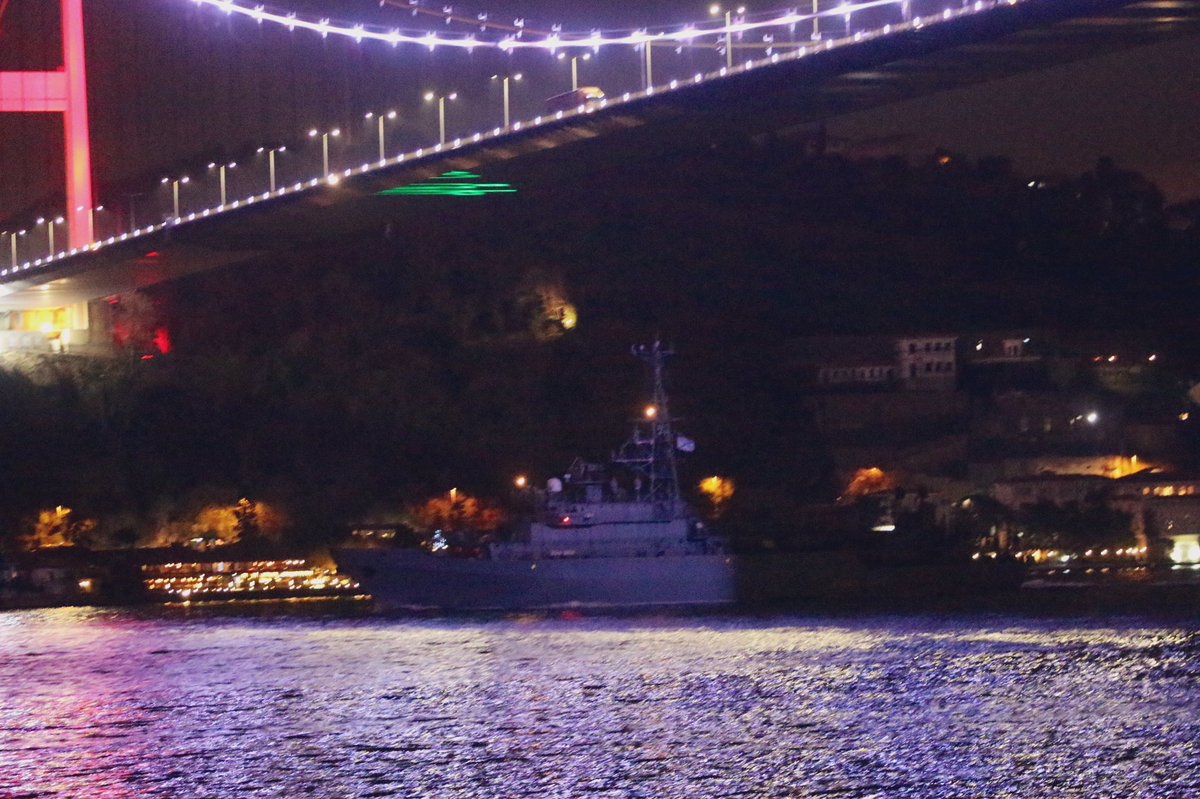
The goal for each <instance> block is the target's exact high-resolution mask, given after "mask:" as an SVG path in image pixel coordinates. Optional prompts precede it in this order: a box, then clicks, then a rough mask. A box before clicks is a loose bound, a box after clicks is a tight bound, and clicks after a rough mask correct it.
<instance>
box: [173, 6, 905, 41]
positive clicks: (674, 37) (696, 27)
mask: <svg viewBox="0 0 1200 799" xmlns="http://www.w3.org/2000/svg"><path fill="white" fill-rule="evenodd" d="M192 2H193V3H195V4H196V5H201V6H210V7H212V8H216V9H219V10H221V11H224V12H225V13H226V14H238V15H241V16H245V17H249V18H250V19H253V20H255V21H257V22H272V23H275V24H277V25H283V26H285V27H287V28H288V29H289V30H297V29H299V30H307V31H312V32H313V33H317V34H320V35H321V36H340V37H344V38H347V39H353V40H354V41H356V42H363V41H378V42H384V43H387V44H390V45H393V46H396V45H400V44H418V45H424V46H426V47H428V48H430V49H434V48H437V47H455V48H460V49H465V50H473V49H475V48H479V47H490V48H496V49H500V50H519V49H532V50H548V51H550V52H554V51H557V50H562V49H566V48H582V49H592V50H599V49H600V48H601V47H610V46H614V45H624V46H631V45H632V46H641V45H645V44H647V43H649V44H651V45H653V44H655V43H659V42H661V43H670V44H687V43H688V42H690V41H692V40H694V39H697V38H700V37H705V36H725V35H727V34H728V35H738V34H743V33H748V32H750V31H757V30H764V29H768V28H782V27H788V26H791V25H797V24H800V23H803V22H811V21H812V20H814V19H824V18H830V17H834V18H844V17H848V16H851V15H853V14H857V13H860V12H863V11H867V10H869V9H872V8H880V7H884V6H906V5H907V4H908V0H861V1H860V2H854V3H850V2H843V3H841V4H839V5H837V6H836V7H833V8H829V9H826V10H824V11H817V12H816V13H800V12H798V11H795V10H789V11H783V12H771V13H774V14H775V16H771V17H765V18H763V19H755V20H747V19H744V18H739V19H738V20H737V21H733V20H732V19H731V20H730V21H729V22H728V24H726V22H725V21H724V20H714V21H711V22H709V21H705V22H698V23H688V24H685V25H684V26H683V27H681V28H678V29H676V30H663V31H657V32H650V31H649V30H646V29H639V30H627V31H617V32H611V33H603V32H600V31H575V32H568V31H554V32H551V33H549V34H543V35H540V36H536V37H535V36H526V35H524V33H523V32H518V33H516V34H510V35H507V36H503V37H501V38H498V39H494V38H493V39H487V38H480V37H478V36H476V35H474V34H457V35H444V34H439V33H437V32H435V31H429V30H424V31H412V30H403V29H401V28H384V27H381V26H378V25H366V24H348V23H336V22H333V21H332V20H330V19H314V18H307V17H302V16H300V15H298V14H296V13H295V12H289V11H281V10H274V9H270V8H268V7H267V6H264V5H258V4H255V5H249V4H243V3H239V2H235V0H192Z"/></svg>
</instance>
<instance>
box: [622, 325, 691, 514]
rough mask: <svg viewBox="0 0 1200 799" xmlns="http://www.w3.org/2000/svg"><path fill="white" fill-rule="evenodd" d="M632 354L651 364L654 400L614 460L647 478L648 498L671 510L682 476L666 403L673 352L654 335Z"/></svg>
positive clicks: (673, 508) (669, 412)
mask: <svg viewBox="0 0 1200 799" xmlns="http://www.w3.org/2000/svg"><path fill="white" fill-rule="evenodd" d="M633 354H634V355H635V356H637V357H638V358H641V359H642V360H643V361H645V362H646V363H648V364H650V367H651V369H652V371H653V375H654V399H653V404H652V405H650V406H649V407H648V408H647V409H646V415H645V416H646V418H644V419H643V420H641V421H640V422H639V423H638V424H636V425H635V426H634V429H633V435H632V436H631V437H630V438H629V440H628V441H627V442H625V445H624V446H622V447H621V450H620V451H619V452H618V453H617V454H616V455H615V456H614V457H613V462H615V463H621V464H624V465H626V466H628V467H629V468H630V469H632V470H633V471H634V473H635V474H637V475H639V476H640V477H641V478H642V479H644V480H645V481H646V486H645V489H646V490H647V492H648V493H647V494H645V495H644V496H646V498H648V499H649V500H650V501H652V502H663V503H667V504H668V505H669V507H670V508H671V510H672V512H673V511H674V510H675V507H676V501H677V500H678V497H679V476H678V473H677V471H676V466H675V447H676V444H677V442H676V439H675V431H674V429H673V427H672V424H671V409H670V406H669V405H668V403H667V389H666V381H665V380H664V374H663V373H664V367H665V364H666V359H667V356H669V355H674V354H675V352H674V350H671V349H668V348H666V347H664V346H663V345H662V343H661V342H659V341H658V340H657V339H655V341H654V343H653V344H652V345H645V344H643V345H639V346H636V347H634V348H633Z"/></svg>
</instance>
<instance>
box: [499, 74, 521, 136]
mask: <svg viewBox="0 0 1200 799" xmlns="http://www.w3.org/2000/svg"><path fill="white" fill-rule="evenodd" d="M520 79H521V73H520V72H518V73H517V74H515V75H493V76H492V80H499V81H500V83H501V85H502V86H503V94H504V129H505V130H508V126H509V113H508V82H509V81H510V80H511V81H513V82H516V81H519V80H520Z"/></svg>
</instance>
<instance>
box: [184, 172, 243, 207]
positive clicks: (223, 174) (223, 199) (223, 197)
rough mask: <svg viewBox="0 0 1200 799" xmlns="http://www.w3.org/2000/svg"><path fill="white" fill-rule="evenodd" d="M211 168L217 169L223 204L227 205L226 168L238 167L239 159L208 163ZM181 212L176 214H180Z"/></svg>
mask: <svg viewBox="0 0 1200 799" xmlns="http://www.w3.org/2000/svg"><path fill="white" fill-rule="evenodd" d="M208 168H209V169H210V170H212V169H216V170H217V174H218V176H219V178H220V182H221V205H222V206H224V205H225V170H226V169H237V161H230V162H229V163H228V164H217V163H211V164H209V165H208ZM178 215H179V214H176V216H178Z"/></svg>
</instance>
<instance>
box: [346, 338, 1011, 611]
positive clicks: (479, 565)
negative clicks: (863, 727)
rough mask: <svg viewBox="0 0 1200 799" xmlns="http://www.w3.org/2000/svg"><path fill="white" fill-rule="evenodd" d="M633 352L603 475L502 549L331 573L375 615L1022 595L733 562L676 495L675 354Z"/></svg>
mask: <svg viewBox="0 0 1200 799" xmlns="http://www.w3.org/2000/svg"><path fill="white" fill-rule="evenodd" d="M633 354H634V355H636V356H638V357H639V358H641V359H642V360H644V361H646V362H647V363H648V364H649V366H650V367H651V368H650V372H651V375H652V393H653V398H652V401H651V404H649V405H648V406H647V407H646V411H645V414H644V416H643V418H641V419H639V420H637V421H636V422H635V423H634V429H633V432H632V434H631V435H630V437H629V438H628V440H626V442H625V443H624V444H623V445H622V446H621V447H620V448H619V449H618V450H617V451H616V452H614V453H613V455H612V457H611V459H610V462H609V464H607V465H599V464H592V463H587V462H585V461H582V460H579V459H576V461H575V462H574V463H573V464H572V465H571V467H570V469H569V470H568V471H567V472H566V473H564V474H563V475H562V477H561V478H559V477H555V478H552V479H550V480H549V481H548V482H547V486H546V490H545V492H540V495H539V498H538V501H537V502H536V505H535V507H534V509H533V512H532V513H531V514H529V516H528V517H527V518H525V519H523V520H522V521H521V522H520V524H519V525H518V526H517V527H516V529H514V530H513V531H512V532H511V535H510V536H508V537H507V538H506V539H505V540H502V541H492V542H489V543H488V544H487V545H486V546H484V547H481V548H479V549H475V550H471V551H470V552H469V554H468V553H463V552H458V553H455V552H454V550H453V548H451V547H447V546H444V543H445V542H444V541H439V540H438V539H437V538H436V537H435V539H434V541H432V542H427V544H426V546H423V547H420V548H415V547H414V548H408V549H405V548H379V547H345V548H341V549H336V550H334V553H333V555H334V559H335V560H336V561H337V564H338V567H339V569H340V570H341V571H342V572H344V573H347V574H349V575H350V576H351V577H353V578H354V579H355V580H357V581H358V582H359V583H360V584H362V586H363V587H364V588H365V589H366V590H367V591H369V592H370V593H371V595H372V596H373V597H374V599H375V603H376V605H377V606H378V607H379V608H381V609H385V610H389V609H390V610H396V609H435V610H440V611H496V610H499V611H513V610H549V609H569V608H599V609H622V608H628V609H636V608H654V607H663V606H681V607H689V606H695V607H703V606H723V605H724V606H728V605H759V604H764V603H779V602H785V601H788V602H790V601H795V600H818V601H819V600H826V599H830V598H838V597H842V598H844V597H861V598H875V599H879V600H885V601H886V600H889V599H891V598H895V597H899V596H903V595H906V594H910V595H911V594H912V593H913V592H915V593H917V594H940V593H943V592H951V593H958V592H962V591H973V592H974V591H980V590H989V589H993V588H996V587H1001V586H1004V587H1015V586H1016V585H1017V584H1019V579H1017V580H1015V581H1014V580H1011V579H1008V578H1005V579H1004V580H1002V581H1000V582H999V583H997V581H996V579H995V572H996V570H995V569H990V570H985V569H984V568H981V567H980V566H979V564H973V563H972V562H970V561H966V560H959V561H955V562H946V561H943V562H935V561H923V562H915V563H914V562H911V561H910V562H907V563H904V564H902V565H900V566H897V565H896V564H894V563H880V562H878V560H877V559H875V560H872V559H868V558H864V557H863V554H864V553H863V552H862V551H861V550H859V549H855V548H851V547H840V548H832V549H817V550H806V551H778V550H759V551H751V552H747V551H734V550H733V549H732V548H731V547H730V542H729V541H728V540H727V539H726V538H725V537H724V536H721V535H718V534H716V533H714V532H713V531H712V530H710V529H709V528H708V527H707V526H706V525H705V524H704V523H703V521H701V520H700V519H699V518H698V517H697V515H696V514H695V512H694V511H693V509H692V508H691V507H690V506H689V505H688V504H687V503H686V502H685V501H684V500H683V498H682V497H681V494H680V490H679V475H678V471H677V464H676V459H677V451H679V450H685V451H686V450H690V449H691V448H692V446H693V445H692V443H691V442H690V440H688V439H686V438H684V437H682V436H679V435H678V434H677V433H676V431H675V426H674V423H673V420H672V417H671V410H670V405H669V403H668V399H667V392H666V387H665V380H664V369H665V362H666V359H667V357H668V356H670V355H671V354H673V353H672V352H671V351H670V350H669V349H668V348H666V347H664V346H663V345H662V344H661V343H659V342H657V341H656V342H655V343H654V344H652V345H647V346H640V347H635V348H634V349H633ZM987 565H990V564H985V566H987ZM1017 577H1018V578H1019V575H1017Z"/></svg>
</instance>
